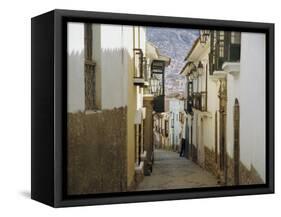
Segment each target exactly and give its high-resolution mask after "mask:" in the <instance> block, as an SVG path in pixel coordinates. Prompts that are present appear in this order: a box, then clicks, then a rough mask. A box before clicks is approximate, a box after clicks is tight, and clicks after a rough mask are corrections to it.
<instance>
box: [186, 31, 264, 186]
mask: <svg viewBox="0 0 281 217" xmlns="http://www.w3.org/2000/svg"><path fill="white" fill-rule="evenodd" d="M186 60H187V63H186V65H185V67H184V68H183V69H182V71H181V73H182V74H185V75H186V76H187V90H188V91H187V101H186V105H185V106H186V107H185V109H186V112H187V114H188V125H187V129H188V130H187V131H188V135H187V137H188V141H189V150H188V151H189V156H190V158H192V159H193V160H194V161H195V162H197V163H198V164H200V165H201V166H202V167H205V168H206V169H208V170H210V171H212V172H213V173H214V174H215V175H217V176H218V177H219V179H220V181H221V182H222V183H224V184H227V185H232V184H257V183H264V182H265V95H264V94H265V35H264V34H258V33H238V32H224V31H201V35H200V37H199V38H198V40H196V41H195V43H194V45H193V47H192V49H191V50H190V51H189V53H188V55H187V57H186Z"/></svg>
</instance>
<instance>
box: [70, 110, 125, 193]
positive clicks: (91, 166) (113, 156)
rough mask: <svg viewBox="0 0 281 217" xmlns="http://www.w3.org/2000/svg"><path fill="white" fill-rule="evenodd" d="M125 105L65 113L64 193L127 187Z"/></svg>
mask: <svg viewBox="0 0 281 217" xmlns="http://www.w3.org/2000/svg"><path fill="white" fill-rule="evenodd" d="M126 117H127V108H124V107H123V108H118V109H113V110H102V111H96V112H87V113H84V112H83V113H82V112H79V113H69V114H68V121H67V124H68V136H67V139H68V144H67V145H68V146H67V188H68V194H70V195H75V194H91V193H102V192H120V191H126V190H127V189H126V188H127V163H126V159H127V134H126V132H127V120H126Z"/></svg>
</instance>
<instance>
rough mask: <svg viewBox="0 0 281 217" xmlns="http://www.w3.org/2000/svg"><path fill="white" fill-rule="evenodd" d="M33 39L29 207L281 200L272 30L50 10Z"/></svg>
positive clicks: (257, 25) (271, 26)
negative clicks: (280, 196) (255, 197)
mask: <svg viewBox="0 0 281 217" xmlns="http://www.w3.org/2000/svg"><path fill="white" fill-rule="evenodd" d="M31 36H32V49H31V50H32V144H31V147H32V148H31V151H32V153H31V154H32V165H31V167H32V168H31V171H32V179H31V180H32V183H31V189H32V190H31V197H32V199H34V200H37V201H40V202H42V203H45V204H48V205H51V206H53V207H66V206H79V205H94V204H110V203H127V202H144V201H159V200H174V199H188V198H205V197H221V196H236V195H251V194H266V193H273V192H274V24H269V23H255V22H240V21H239V22H238V21H224V20H207V19H191V18H178V17H160V16H146V15H145V16H144V15H129V14H115V13H101V12H86V11H70V10H53V11H51V12H48V13H46V14H42V15H40V16H37V17H34V18H32V34H31Z"/></svg>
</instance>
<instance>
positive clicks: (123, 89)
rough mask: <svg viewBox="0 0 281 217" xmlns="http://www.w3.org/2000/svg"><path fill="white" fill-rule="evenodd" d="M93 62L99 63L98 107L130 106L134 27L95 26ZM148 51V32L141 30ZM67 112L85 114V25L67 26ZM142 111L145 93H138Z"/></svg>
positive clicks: (97, 77)
mask: <svg viewBox="0 0 281 217" xmlns="http://www.w3.org/2000/svg"><path fill="white" fill-rule="evenodd" d="M92 28H93V60H94V61H95V63H96V66H95V70H96V89H97V96H96V97H97V104H98V105H99V106H98V107H99V108H100V109H113V108H118V107H122V106H126V105H127V104H128V73H129V71H131V70H129V68H130V67H132V64H133V63H132V58H133V27H132V26H121V25H104V24H102V25H100V24H93V25H92ZM140 30H141V31H140V36H141V39H140V42H141V43H140V44H141V46H142V47H141V48H142V49H143V50H145V30H144V29H143V28H140ZM67 41H68V43H67V52H68V112H77V111H84V109H85V93H84V91H85V85H84V24H83V23H68V38H67ZM138 93H139V96H137V98H138V107H139V108H141V107H142V94H143V93H142V91H141V90H139V91H138Z"/></svg>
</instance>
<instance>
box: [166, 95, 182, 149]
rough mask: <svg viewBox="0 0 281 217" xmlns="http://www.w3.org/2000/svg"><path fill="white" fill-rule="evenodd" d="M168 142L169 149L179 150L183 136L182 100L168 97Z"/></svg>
mask: <svg viewBox="0 0 281 217" xmlns="http://www.w3.org/2000/svg"><path fill="white" fill-rule="evenodd" d="M168 101H169V142H170V149H171V150H174V151H179V150H180V147H181V140H182V138H183V133H185V132H184V129H183V125H184V122H185V118H184V101H183V100H182V99H178V98H170V99H169V100H168Z"/></svg>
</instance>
